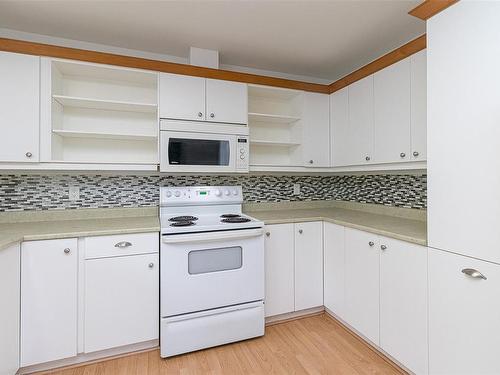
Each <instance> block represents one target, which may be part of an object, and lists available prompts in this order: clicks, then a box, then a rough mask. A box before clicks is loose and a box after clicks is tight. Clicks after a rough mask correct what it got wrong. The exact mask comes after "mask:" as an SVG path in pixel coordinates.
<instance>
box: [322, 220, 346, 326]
mask: <svg viewBox="0 0 500 375" xmlns="http://www.w3.org/2000/svg"><path fill="white" fill-rule="evenodd" d="M344 249H345V248H344V227H343V226H340V225H336V224H332V223H324V226H323V252H324V257H323V258H324V267H323V275H324V304H325V307H326V308H327V309H329V310H331V311H332V312H333V313H334V314H336V315H338V316H339V317H341V318H344V287H345V286H344V277H345V254H344Z"/></svg>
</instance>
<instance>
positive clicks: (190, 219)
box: [168, 215, 198, 221]
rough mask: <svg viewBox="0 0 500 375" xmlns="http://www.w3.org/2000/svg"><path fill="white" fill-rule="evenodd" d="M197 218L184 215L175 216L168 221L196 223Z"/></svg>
mask: <svg viewBox="0 0 500 375" xmlns="http://www.w3.org/2000/svg"><path fill="white" fill-rule="evenodd" d="M196 220H198V218H197V217H196V216H191V215H184V216H175V217H171V218H170V219H168V221H196Z"/></svg>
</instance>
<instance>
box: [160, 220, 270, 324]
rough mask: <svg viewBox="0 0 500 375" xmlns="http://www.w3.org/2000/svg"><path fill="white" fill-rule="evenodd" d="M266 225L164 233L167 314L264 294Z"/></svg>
mask: <svg viewBox="0 0 500 375" xmlns="http://www.w3.org/2000/svg"><path fill="white" fill-rule="evenodd" d="M263 233H264V232H263V229H262V228H252V229H241V230H230V231H219V232H205V233H190V234H173V235H163V236H162V244H161V256H160V258H161V260H160V262H161V271H160V294H161V316H162V317H168V316H174V315H179V314H185V313H190V312H195V311H203V310H208V309H214V308H218V307H224V306H231V305H236V304H241V303H246V302H252V301H259V300H263V299H264V235H263Z"/></svg>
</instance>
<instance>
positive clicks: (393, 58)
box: [329, 34, 426, 94]
mask: <svg viewBox="0 0 500 375" xmlns="http://www.w3.org/2000/svg"><path fill="white" fill-rule="evenodd" d="M425 47H426V35H425V34H424V35H422V36H419V37H418V38H416V39H413V40H412V41H410V42H408V43H406V44H404V45H402V46H401V47H399V48H397V49H395V50H394V51H391V52H389V53H388V54H386V55H384V56H382V57H379V58H378V59H377V60H375V61H372V62H371V63H369V64H367V65H365V66H363V67H361V68H359V69H358V70H355V71H354V72H352V73H350V74H348V75H346V76H345V77H343V78H341V79H339V80H337V81H335V82H333V83H331V84H330V85H329V87H330V94H331V93H332V92H335V91H338V90H340V89H343V88H344V87H347V86H349V85H350V84H352V83H354V82H356V81H359V80H360V79H363V78H365V77H368V76H369V75H371V74H373V73H376V72H378V71H379V70H382V69H384V68H386V67H388V66H389V65H392V64H394V63H397V62H398V61H400V60H403V59H405V58H407V57H408V56H410V55H413V54H414V53H417V52H418V51H421V50H423V49H425Z"/></svg>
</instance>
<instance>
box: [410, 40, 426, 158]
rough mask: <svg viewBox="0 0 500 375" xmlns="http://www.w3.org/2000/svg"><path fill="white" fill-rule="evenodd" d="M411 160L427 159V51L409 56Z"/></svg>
mask: <svg viewBox="0 0 500 375" xmlns="http://www.w3.org/2000/svg"><path fill="white" fill-rule="evenodd" d="M410 60H411V159H412V160H414V161H421V160H426V159H427V51H426V50H425V49H424V50H422V51H420V52H417V53H415V54H414V55H411V57H410Z"/></svg>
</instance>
